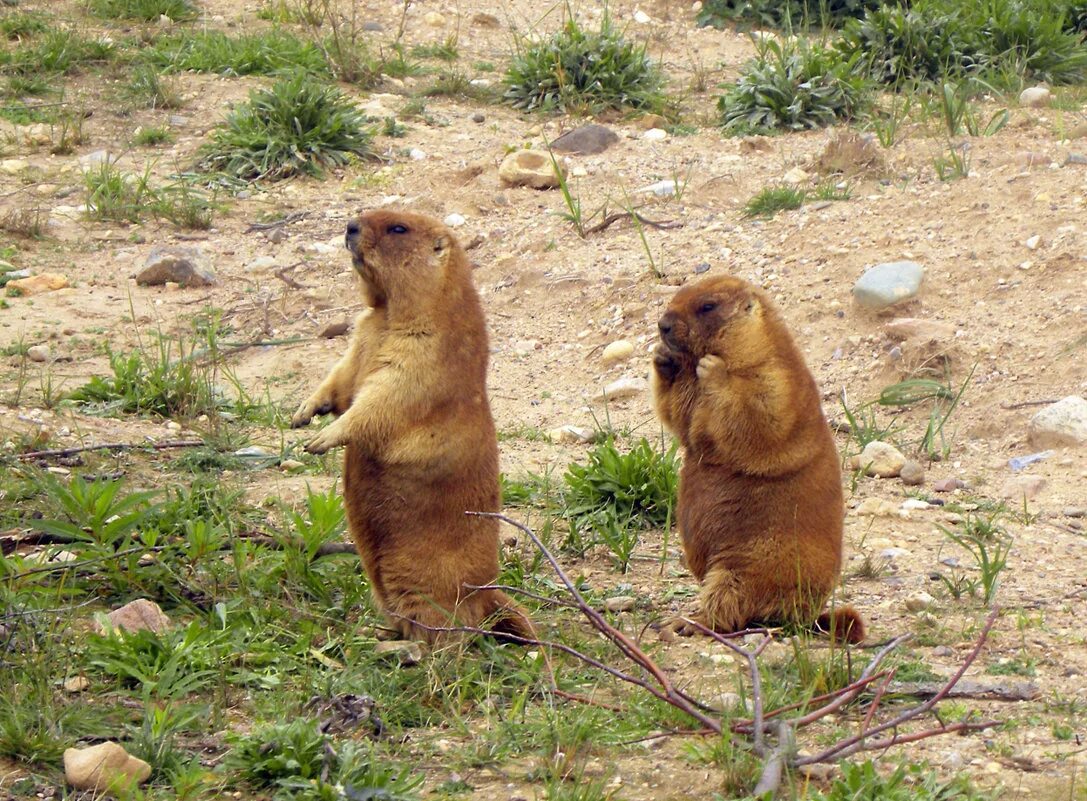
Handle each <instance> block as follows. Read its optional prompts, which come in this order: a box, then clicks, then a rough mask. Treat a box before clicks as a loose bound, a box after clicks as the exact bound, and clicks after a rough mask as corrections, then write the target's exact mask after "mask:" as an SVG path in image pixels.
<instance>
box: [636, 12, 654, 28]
mask: <svg viewBox="0 0 1087 801" xmlns="http://www.w3.org/2000/svg"><path fill="white" fill-rule="evenodd" d="M634 21H635V22H637V23H638V24H639V25H648V24H649V23H650V22H652V18H651V17H650V16H649V15H648V14H646V13H645V12H644V11H642V10H641V9H638V10H637V11H635V12H634Z"/></svg>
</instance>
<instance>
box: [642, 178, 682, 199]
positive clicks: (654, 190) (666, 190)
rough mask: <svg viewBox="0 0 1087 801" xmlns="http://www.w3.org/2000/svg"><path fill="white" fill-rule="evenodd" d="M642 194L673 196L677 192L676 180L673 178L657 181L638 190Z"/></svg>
mask: <svg viewBox="0 0 1087 801" xmlns="http://www.w3.org/2000/svg"><path fill="white" fill-rule="evenodd" d="M637 191H638V192H639V193H640V194H647V195H655V196H656V197H672V195H674V194H675V193H676V182H675V181H673V180H672V179H671V178H667V179H665V180H663V181H657V182H656V183H655V184H649V186H643V187H642V188H641V189H639V190H637Z"/></svg>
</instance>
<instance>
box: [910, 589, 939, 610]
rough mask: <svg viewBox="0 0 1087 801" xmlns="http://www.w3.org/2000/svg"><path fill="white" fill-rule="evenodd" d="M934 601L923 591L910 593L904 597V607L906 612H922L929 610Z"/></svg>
mask: <svg viewBox="0 0 1087 801" xmlns="http://www.w3.org/2000/svg"><path fill="white" fill-rule="evenodd" d="M934 603H936V599H935V598H933V597H932V596H931V595H929V594H928V593H927V592H925V591H924V590H920V591H919V592H915V593H912V594H910V595H908V596H907V597H906V600H905V602H904V605H905V607H906V611H907V612H923V611H925V610H926V609H928V608H930V607H931V606H932V605H933V604H934Z"/></svg>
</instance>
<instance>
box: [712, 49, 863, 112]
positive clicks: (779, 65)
mask: <svg viewBox="0 0 1087 801" xmlns="http://www.w3.org/2000/svg"><path fill="white" fill-rule="evenodd" d="M756 47H757V55H756V57H755V59H754V60H753V61H751V62H749V63H748V64H747V65H745V66H744V68H743V69H742V70H741V73H740V78H739V80H738V81H737V82H736V83H735V84H734V85H730V86H728V87H727V90H726V92H725V94H724V95H722V96H721V97H720V98H719V100H718V103H717V107H718V110H719V111H720V115H721V124H722V125H723V126H724V128H725V130H726V131H728V132H730V133H750V132H753V131H770V130H775V129H784V130H793V131H799V130H805V129H809V128H820V127H823V126H826V125H831V124H833V123H835V122H837V121H839V120H848V119H851V118H853V117H855V116H856V115H857V114H858V113H859V112H860V111H861V110H862V109H864V108H865V107H866V105H867V102H868V100H867V90H868V82H867V79H865V78H863V77H861V76H860V75H858V74H857V71H856V65H857V61H858V59H859V55H854V56H853V57H851V58H845V57H843V56H842V55H841V54H840V53H839V52H838V51H836V50H834V49H832V48H830V47H827V46H825V45H822V44H809V43H808V42H806V41H804V40H792V41H784V42H779V41H775V40H772V39H761V40H757V41H756Z"/></svg>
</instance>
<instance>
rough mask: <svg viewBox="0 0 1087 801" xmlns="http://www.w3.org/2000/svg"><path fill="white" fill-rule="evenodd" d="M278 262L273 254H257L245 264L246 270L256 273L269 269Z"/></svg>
mask: <svg viewBox="0 0 1087 801" xmlns="http://www.w3.org/2000/svg"><path fill="white" fill-rule="evenodd" d="M277 264H278V262H277V261H276V260H275V257H274V256H257V257H256V258H255V259H253V261H251V262H249V263H248V264H246V265H245V270H246V272H250V273H257V272H262V271H264V270H271V269H272V268H273V267H275V266H276V265H277Z"/></svg>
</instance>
